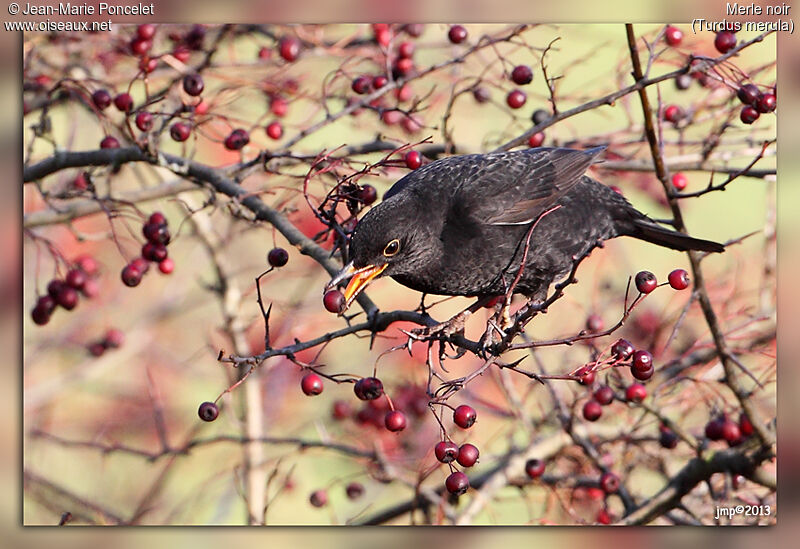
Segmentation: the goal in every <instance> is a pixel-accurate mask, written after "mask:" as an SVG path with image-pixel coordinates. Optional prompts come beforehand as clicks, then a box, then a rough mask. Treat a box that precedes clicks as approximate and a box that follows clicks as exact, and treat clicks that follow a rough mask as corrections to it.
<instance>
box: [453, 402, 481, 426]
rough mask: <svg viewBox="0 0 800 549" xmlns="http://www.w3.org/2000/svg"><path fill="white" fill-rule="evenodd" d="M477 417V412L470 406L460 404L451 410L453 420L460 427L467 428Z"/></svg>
mask: <svg viewBox="0 0 800 549" xmlns="http://www.w3.org/2000/svg"><path fill="white" fill-rule="evenodd" d="M476 419H478V413H477V412H476V411H475V409H474V408H472V406H467V405H466V404H462V405H461V406H459V407H458V408H456V409H455V411H454V412H453V422H454V423H455V424H456V425H458V426H459V427H461V428H462V429H469V428H470V427H472V425H473V424H474V423H475V420H476Z"/></svg>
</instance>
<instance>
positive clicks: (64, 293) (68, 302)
mask: <svg viewBox="0 0 800 549" xmlns="http://www.w3.org/2000/svg"><path fill="white" fill-rule="evenodd" d="M56 303H58V304H59V305H61V306H62V307H64V308H65V309H66V310H68V311H71V310H72V309H74V308H75V307H76V306H77V305H78V290H76V289H75V288H73V287H72V286H67V285H66V284H64V286H62V287H61V290H59V292H58V295H56Z"/></svg>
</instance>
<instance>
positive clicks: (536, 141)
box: [528, 132, 544, 148]
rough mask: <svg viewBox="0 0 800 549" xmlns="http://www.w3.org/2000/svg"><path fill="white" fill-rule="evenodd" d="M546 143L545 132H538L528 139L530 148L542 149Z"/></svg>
mask: <svg viewBox="0 0 800 549" xmlns="http://www.w3.org/2000/svg"><path fill="white" fill-rule="evenodd" d="M542 143H544V132H536V133H535V134H533V135H531V136H530V137H529V138H528V146H529V147H532V148H533V147H541V146H542Z"/></svg>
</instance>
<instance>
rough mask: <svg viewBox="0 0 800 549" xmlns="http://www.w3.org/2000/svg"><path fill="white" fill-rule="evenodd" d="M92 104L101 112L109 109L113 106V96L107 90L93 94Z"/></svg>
mask: <svg viewBox="0 0 800 549" xmlns="http://www.w3.org/2000/svg"><path fill="white" fill-rule="evenodd" d="M92 103H94V106H95V107H97V108H98V109H100V110H101V111H103V110H105V109H107V108H108V107H109V105H111V94H110V93H108V92H107V91H106V90H97V91H96V92H94V93H93V94H92Z"/></svg>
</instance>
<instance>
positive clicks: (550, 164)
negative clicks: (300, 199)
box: [327, 147, 725, 309]
mask: <svg viewBox="0 0 800 549" xmlns="http://www.w3.org/2000/svg"><path fill="white" fill-rule="evenodd" d="M604 149H605V147H597V148H593V149H589V150H586V151H581V150H575V149H565V148H547V147H542V148H537V149H528V150H524V151H514V152H501V153H491V154H470V155H464V156H452V157H449V158H444V159H441V160H437V161H435V162H432V163H430V164H428V165H427V166H424V167H422V168H419V169H417V170H415V171H413V172H411V173H409V174H408V175H406V176H405V177H403V178H402V179H400V180H399V181H397V182H396V183H395V184H394V185H393V186H392V188H391V189H389V191H387V192H386V195H385V196H384V199H383V202H381V203H380V204H379V205H378V206H376V207H374V208H372V209H371V210H370V211H369V212H367V214H366V215H365V216H364V217H363V219H361V221H360V222H359V223H358V224H357V225H356V228H355V230H354V231H353V234H352V237H351V240H350V258H351V259H352V261H351V262H350V263H349V264H348V265H346V266H345V267H344V269H342V271H341V272H340V273H339V274H338V275H337V276H336V277H334V279H333V280H331V282H330V283H328V285H327V288H332V287H333V286H335V285H336V284H338V283H339V282H341V281H342V280H344V279H346V278H348V277H351V276H352V279H351V281H350V283H349V284H348V286H347V288H346V290H345V292H344V295H345V298H346V306H345V309H346V308H347V307H349V306H350V304H351V303H352V301H353V300H354V299H355V297H356V296H357V295H358V294H359V292H361V291H362V290H363V289H364V288H365V287H366V286H367V284H369V283H370V281H372V280H373V279H374V278H376V277H378V276H386V275H388V276H391V277H392V278H394V279H395V280H396V281H397V282H399V283H400V284H403V285H404V286H408V287H409V288H412V289H414V290H417V291H420V292H424V293H428V294H438V295H459V296H479V297H482V296H490V295H501V294H504V293H506V291H507V290H508V289H509V287H510V285H511V284H512V282H513V281H514V279H515V277H516V276H517V273H518V271H519V268H520V264H521V262H522V258H523V255H524V253H525V248H526V245H525V243H526V240H527V239H528V235H529V233H530V238H529V245H528V252H527V256H526V261H525V266H524V269H523V271H522V275H521V276H520V279H519V281H518V283H517V286H516V287H515V289H514V292H515V293H522V294H525V295H526V296H528V297H529V298H532V299H534V300H544V298H545V297H546V295H547V290H548V287H549V286H550V284H552V283H553V282H556V281H558V280H560V279H561V278H563V277H565V276H566V275H567V274H569V272H570V271H571V270H572V268H573V265H574V263H575V261H576V259H578V258H581V257H583V256H584V255H585V254H587V253H588V252H589V251H591V250H592V249H593V248H595V247H596V246H599V245H601V244H602V242H603V241H604V240H608V239H609V238H615V237H617V236H632V237H634V238H638V239H641V240H646V241H648V242H652V243H653V244H658V245H659V246H664V247H667V248H672V249H674V250H681V251H686V250H703V251H708V252H722V251H724V249H725V248H724V247H723V246H722V245H721V244H718V243H716V242H711V241H708V240H700V239H697V238H692V237H690V236H687V235H685V234H683V233H679V232H676V231H674V230H671V229H667V228H665V227H662V226H660V225H658V224H657V223H656V222H654V221H652V220H651V219H650V218H648V217H647V216H646V215H645V214H643V213H641V212H639V211H638V210H636V209H635V208H634V207H633V206H631V204H630V203H629V202H628V201H627V200H626V199H625V198H624V197H623V196H622V195H621V194H619V193H617V192H616V191H614V190H613V189H611V188H609V187H607V186H606V185H603V184H602V183H599V182H598V181H595V180H594V179H592V178H591V177H588V176H587V175H584V172H585V171H586V169H587V168H588V167H589V166H590V165H591V164H593V163H595V162H596V161H597V160H596V159H597V157H598V155H599V154H600V153H601V152H602V151H603V150H604ZM534 224H535V226H534ZM531 227H533V228H532V229H531Z"/></svg>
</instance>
